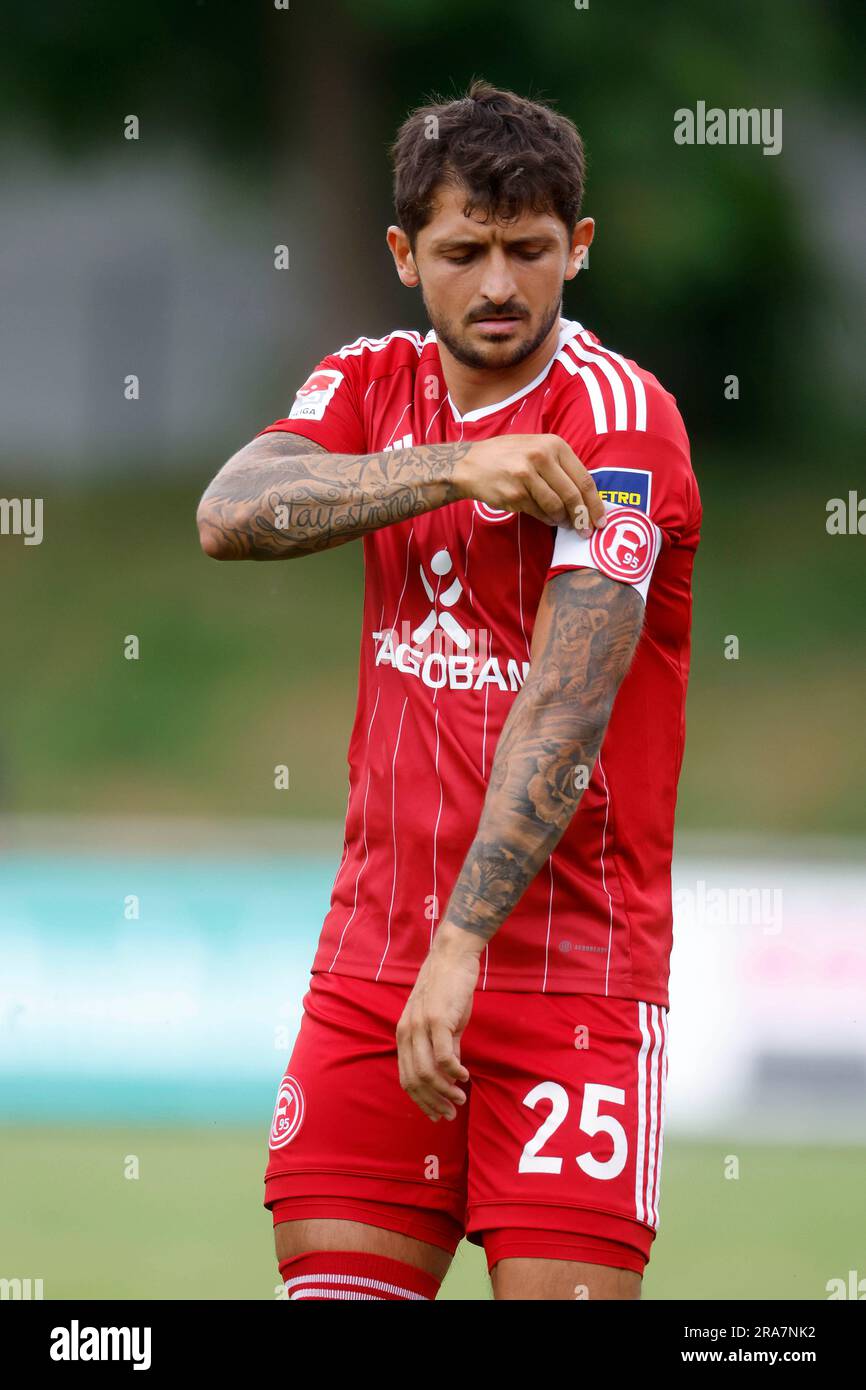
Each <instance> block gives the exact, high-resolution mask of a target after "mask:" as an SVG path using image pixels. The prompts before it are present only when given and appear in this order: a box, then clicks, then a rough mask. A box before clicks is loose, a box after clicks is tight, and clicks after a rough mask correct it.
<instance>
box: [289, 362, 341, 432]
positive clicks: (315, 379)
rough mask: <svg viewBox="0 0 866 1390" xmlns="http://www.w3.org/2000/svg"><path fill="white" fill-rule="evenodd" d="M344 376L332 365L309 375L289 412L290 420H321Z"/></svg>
mask: <svg viewBox="0 0 866 1390" xmlns="http://www.w3.org/2000/svg"><path fill="white" fill-rule="evenodd" d="M343 378H344V373H343V372H338V371H336V370H334V369H332V368H330V367H325V368H322V370H321V371H318V372H313V374H312V376H309V377H307V380H306V381H305V382H304V384H303V386H302V387H301V389H300V391H299V392H298V394H297V395H296V396H295V401H294V405H293V406H292V408H291V410H290V411H289V414H288V419H290V420H321V419H322V417H323V416H324V414H325V410H326V408H327V406H328V402H329V401H330V400H331V398H332V396H333V394H334V392H335V391H336V389H337V387H338V386H339V385H340V382H341V381H342V380H343Z"/></svg>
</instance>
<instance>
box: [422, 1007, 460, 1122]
mask: <svg viewBox="0 0 866 1390" xmlns="http://www.w3.org/2000/svg"><path fill="white" fill-rule="evenodd" d="M412 1062H413V1066H414V1069H415V1077H416V1080H417V1085H418V1096H419V1097H422V1098H423V1100H424V1101H425V1103H426V1104H427V1105H429V1106H431V1107H432V1108H433V1109H434V1110H436V1112H437V1113H438V1114H440V1115H447V1116H448V1118H449V1119H453V1117H454V1115H455V1114H456V1113H457V1112H456V1111H455V1110H454V1107H453V1106H452V1105H451V1103H450V1101H449V1100H448V1099H447V1098H446V1097H447V1094H448V1092H449V1091H452V1090H454V1089H455V1088H454V1087H452V1086H451V1083H450V1082H448V1081H446V1080H445V1078H444V1077H440V1076H439V1074H438V1072H437V1069H436V1059H435V1057H434V1056H433V1048H432V1046H431V1044H430V1039H429V1037H428V1034H427V1029H426V1027H419V1026H416V1027H415V1028H413V1030H412Z"/></svg>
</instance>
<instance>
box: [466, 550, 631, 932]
mask: <svg viewBox="0 0 866 1390" xmlns="http://www.w3.org/2000/svg"><path fill="white" fill-rule="evenodd" d="M643 608H644V605H643V602H642V600H641V598H640V595H639V594H637V593H636V592H635V590H634V589H632V588H630V587H629V586H627V585H625V584H618V583H616V582H615V581H614V580H612V579H608V578H606V577H605V576H604V575H601V574H598V573H596V572H595V571H593V570H576V571H575V570H572V571H568V572H566V573H564V574H560V575H556V576H554V578H553V579H552V580H551V581H550V583H549V584H548V585H547V587H546V589H545V591H544V594H543V596H542V601H541V605H540V607H539V611H538V617H537V619H536V622H537V623H540V624H541V625H542V627H541V631H540V634H538V633H537V634H535V636H536V638H538V637H539V635H540V649H539V650H538V654H537V655H536V646H537V643H536V641H533V660H532V665H531V666H530V670H529V675H528V677H527V681H526V684H525V685H524V686H523V688H522V690H521V691H520V693H519V695H518V696H517V698H516V699H515V701H514V704H513V705H512V707H511V709H510V711H509V714H508V718H507V719H506V721H505V724H504V726H503V729H502V733H501V735H500V738H499V742H498V744H497V747H496V756H495V758H494V761H493V767H492V769H491V773H490V783H489V786H488V789H487V796H486V799H485V802H484V809H483V811H482V815H481V819H480V821H479V825H478V831H477V833H476V836H475V839H474V841H473V843H472V846H471V848H470V850H469V853H468V854H467V856H466V860H465V863H464V865H463V868H462V870H461V872H460V875H459V877H458V879H457V883H456V884H455V886H454V890H453V892H452V895H451V898H450V900H449V903H448V908H447V911H446V913H445V918H444V920H447V921H448V922H449V923H452V924H456V925H457V926H460V927H463V928H465V930H466V931H469V932H473V933H474V934H475V935H477V936H481V937H483V938H484V939H485V940H489V939H490V938H491V937H492V936H493V935H494V934H495V932H496V931H497V929H498V928H499V927H500V926H501V924H502V923H503V922H504V920H505V918H506V917H507V916H508V914H509V912H511V910H512V909H513V908H514V907H515V906H516V905H517V903H518V901H519V900H520V898H521V897H522V895H523V893H524V891H525V890H526V888H527V887H528V886H529V884H530V883H531V882H532V880H533V879H534V877H535V875H536V874H537V873H538V871H539V869H540V868H541V866H542V865H543V864H544V863H545V862H546V860H547V859H548V857H549V856H550V855H551V854H552V852H553V850H554V849H555V848H556V846H557V844H558V843H559V840H560V838H561V837H562V834H563V832H564V831H565V829H566V826H567V825H568V823H569V821H570V820H571V818H572V816H573V814H574V812H575V810H576V808H577V805H578V802H579V801H580V797H581V794H582V792H583V790H584V787H585V785H586V783H587V782H588V780H589V778H590V776H591V775H592V769H593V767H594V766H595V760H596V758H597V756H598V751H599V748H600V747H601V742H602V739H603V737H604V732H605V729H606V728H607V722H608V719H609V718H610V711H611V709H612V707H613V701H614V698H615V696H616V692H617V689H618V687H619V684H620V681H621V680H622V678H623V676H624V675H625V673H626V671H627V670H628V667H629V664H630V662H631V659H632V656H633V654H634V651H635V648H636V646H637V641H638V638H639V636H640V630H641V624H642V621H643ZM581 769H583V770H584V774H585V775H584V776H583V777H581V776H578V775H577V774H578V772H579V771H580V770H581Z"/></svg>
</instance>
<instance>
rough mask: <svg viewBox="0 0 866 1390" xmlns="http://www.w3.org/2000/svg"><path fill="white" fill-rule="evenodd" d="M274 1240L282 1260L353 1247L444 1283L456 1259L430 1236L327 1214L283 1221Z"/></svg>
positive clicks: (275, 1230) (278, 1226)
mask: <svg viewBox="0 0 866 1390" xmlns="http://www.w3.org/2000/svg"><path fill="white" fill-rule="evenodd" d="M274 1241H275V1244H276V1251H277V1262H278V1263H282V1261H283V1260H288V1259H291V1258H292V1257H293V1256H296V1255H303V1254H305V1253H306V1252H307V1251H308V1250H353V1251H358V1252H360V1253H363V1254H369V1255H384V1256H385V1257H386V1258H388V1259H391V1260H400V1261H401V1262H402V1263H403V1264H409V1265H415V1267H416V1268H417V1269H422V1270H423V1271H424V1272H425V1274H429V1275H432V1277H433V1278H434V1279H437V1280H439V1282H440V1283H441V1282H442V1280H443V1279H444V1278H445V1275H446V1274H447V1273H448V1267H449V1265H450V1264H451V1259H452V1256H451V1255H450V1254H449V1253H448V1251H447V1250H442V1249H440V1247H439V1246H438V1245H429V1244H428V1243H427V1241H426V1240H416V1239H415V1237H414V1236H404V1235H401V1234H400V1232H398V1231H385V1230H383V1229H382V1228H381V1227H380V1226H368V1225H366V1223H362V1222H360V1221H329V1220H325V1219H323V1218H316V1219H313V1220H310V1219H305V1220H301V1221H281V1222H280V1223H279V1225H277V1226H275V1227H274ZM517 1263H523V1261H517ZM526 1263H529V1264H533V1263H537V1261H532V1260H530V1261H527V1262H526ZM543 1263H548V1262H547V1261H544V1262H543Z"/></svg>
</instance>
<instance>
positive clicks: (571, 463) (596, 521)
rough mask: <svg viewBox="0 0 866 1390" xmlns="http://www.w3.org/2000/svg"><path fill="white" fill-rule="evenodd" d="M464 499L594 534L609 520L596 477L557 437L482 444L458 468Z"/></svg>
mask: <svg viewBox="0 0 866 1390" xmlns="http://www.w3.org/2000/svg"><path fill="white" fill-rule="evenodd" d="M454 482H455V485H456V486H457V488H458V490H459V492H460V493H461V494H462V496H464V497H474V498H475V499H476V500H477V501H479V502H486V503H487V505H488V507H495V508H497V509H499V510H501V511H508V512H526V513H527V515H528V516H534V517H535V519H536V521H546V522H547V524H548V525H549V526H573V527H574V528H575V530H577V531H580V532H581V533H586V534H589V533H590V532H591V531H592V528H593V526H596V527H598V526H603V525H604V524H605V521H606V519H607V517H606V513H605V507H604V502H603V501H602V500H601V498H600V497H599V495H598V489H597V488H596V486H595V481H594V480H593V477H592V474H591V473H590V472H589V471H588V470H587V469H586V468H584V466H583V464H582V463H581V461H580V459H579V458H578V457H577V455H576V454H575V452H574V450H573V449H572V448H571V446H570V445H568V444H566V442H565V440H564V439H560V437H559V435H558V434H506V435H497V436H496V437H495V438H493V439H479V440H478V441H477V442H475V443H473V444H472V447H471V448H470V450H469V452H468V453H467V454H466V455H465V457H464V458H462V459H460V460H459V461H458V463H457V464H456V465H455V469H454Z"/></svg>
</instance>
